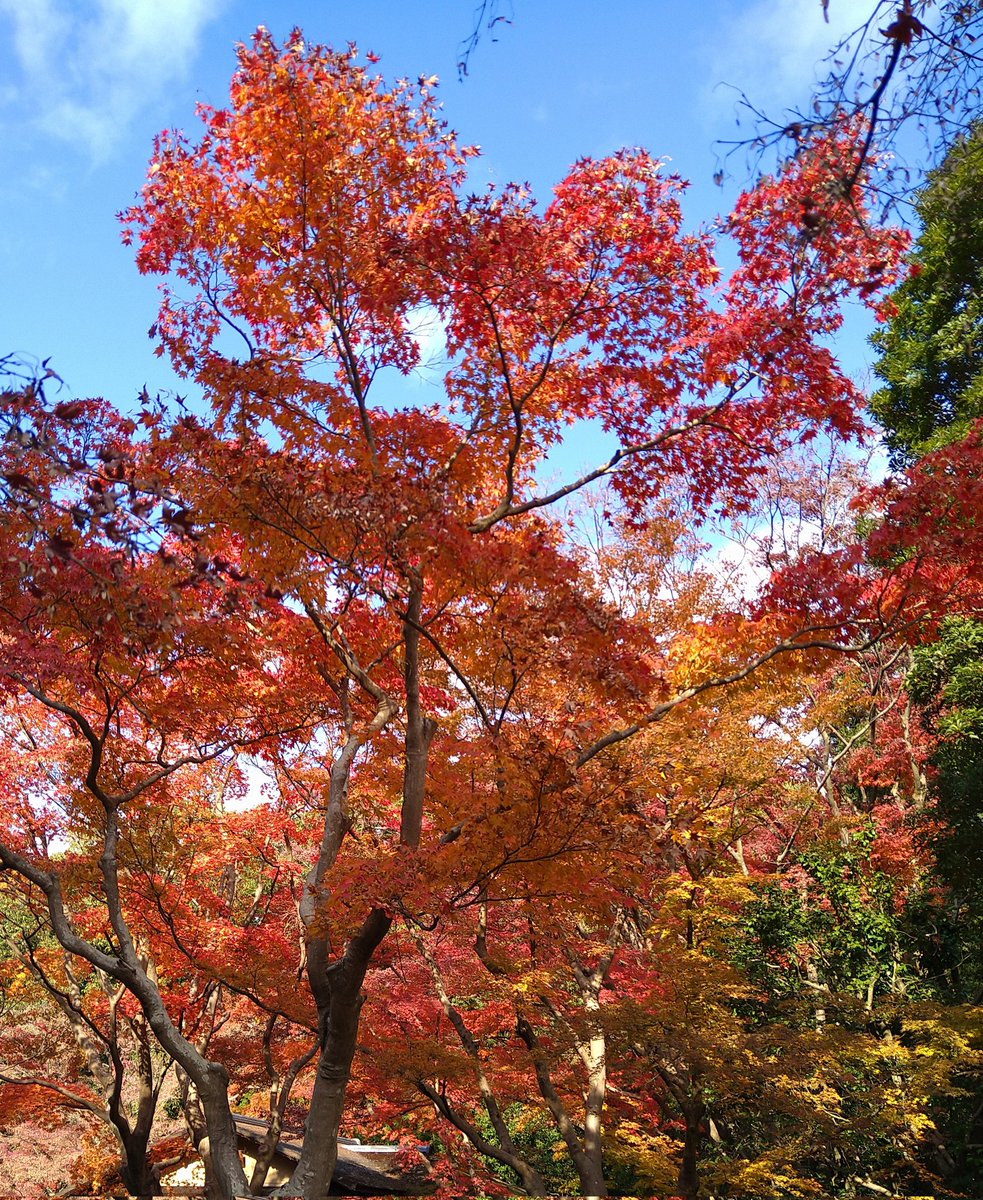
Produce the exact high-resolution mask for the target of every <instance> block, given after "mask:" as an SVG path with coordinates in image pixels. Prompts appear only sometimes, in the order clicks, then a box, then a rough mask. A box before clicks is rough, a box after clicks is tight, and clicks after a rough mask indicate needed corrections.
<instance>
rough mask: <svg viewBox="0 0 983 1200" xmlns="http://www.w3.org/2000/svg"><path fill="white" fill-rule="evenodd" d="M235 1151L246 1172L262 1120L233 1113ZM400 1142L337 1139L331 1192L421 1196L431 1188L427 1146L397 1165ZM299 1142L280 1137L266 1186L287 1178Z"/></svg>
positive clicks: (262, 1131) (263, 1129)
mask: <svg viewBox="0 0 983 1200" xmlns="http://www.w3.org/2000/svg"><path fill="white" fill-rule="evenodd" d="M233 1116H234V1120H235V1125H236V1135H237V1136H238V1139H239V1152H240V1154H241V1155H242V1157H243V1161H244V1163H245V1167H246V1175H247V1176H248V1175H249V1173H250V1172H251V1171H252V1168H253V1165H254V1163H255V1161H256V1157H255V1156H256V1151H257V1148H258V1147H259V1144H260V1142H261V1141H262V1140H263V1138H264V1137H265V1136H266V1132H267V1130H268V1128H269V1126H268V1124H267V1122H266V1121H261V1120H258V1119H257V1118H255V1117H242V1116H239V1115H238V1114H233ZM401 1149H405V1148H403V1147H400V1146H366V1145H363V1144H362V1143H361V1142H360V1141H358V1139H352V1138H339V1139H338V1162H337V1165H336V1166H335V1172H334V1177H333V1179H332V1181H331V1189H330V1193H329V1194H330V1195H332V1196H422V1195H426V1194H427V1193H428V1192H431V1191H433V1184H432V1183H431V1182H430V1168H429V1166H428V1165H427V1160H426V1158H425V1157H424V1155H425V1153H426V1151H427V1150H428V1149H429V1147H424V1146H421V1147H418V1152H417V1154H416V1162H414V1163H413V1164H412V1166H410V1167H409V1168H407V1167H406V1166H405V1165H403V1164H405V1154H404V1155H402V1156H401V1157H402V1158H403V1164H401V1165H399V1166H397V1161H396V1156H397V1154H399V1152H400V1150H401ZM300 1151H301V1146H300V1143H299V1142H294V1141H291V1140H289V1138H282V1139H281V1140H280V1141H279V1142H277V1147H276V1153H275V1154H274V1156H273V1161H272V1162H271V1163H270V1171H269V1174H268V1175H267V1177H266V1186H267V1187H269V1188H274V1187H277V1186H278V1185H279V1184H281V1183H286V1182H287V1180H288V1179H289V1178H290V1173H291V1172H292V1171H293V1168H294V1165H295V1164H296V1163H297V1162H298V1160H299V1159H300Z"/></svg>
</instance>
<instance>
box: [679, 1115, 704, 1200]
mask: <svg viewBox="0 0 983 1200" xmlns="http://www.w3.org/2000/svg"><path fill="white" fill-rule="evenodd" d="M682 1110H683V1119H684V1120H685V1122H686V1132H685V1134H684V1135H683V1160H682V1163H681V1164H680V1167H679V1194H680V1196H685V1197H686V1200H696V1197H697V1196H698V1195H699V1192H700V1169H699V1168H700V1151H701V1150H702V1148H703V1120H704V1117H705V1115H706V1106H705V1105H704V1104H703V1102H702V1100H697V1101H693V1102H691V1103H689V1104H684V1105H682Z"/></svg>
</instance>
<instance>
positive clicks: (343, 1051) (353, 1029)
mask: <svg viewBox="0 0 983 1200" xmlns="http://www.w3.org/2000/svg"><path fill="white" fill-rule="evenodd" d="M391 925H392V917H391V916H389V914H388V913H385V912H383V910H382V909H378V908H377V909H373V910H372V912H371V913H369V915H368V917H366V919H365V920H364V921H363V922H362V927H361V929H360V930H359V931H358V933H357V934H356V935H355V937H353V938H352V940H351V942H350V943H349V945H348V949H347V950H346V951H345V953H344V955H343V956H342V958H341V959H340V960H339V961H338V962H336V963H331V964H329V965H324V959H325V957H326V953H327V944H326V942H325V941H324V939H316V940H315V941H313V942H312V943H311V945H310V948H309V957H308V970H309V971H310V972H312V974H313V973H317V974H319V975H320V976H321V978H322V980H323V981H324V984H325V985H326V988H327V993H328V1005H327V1008H326V1011H324V1012H322V1014H321V1023H320V1024H321V1052H320V1055H319V1057H318V1064H317V1073H316V1075H315V1076H314V1090H313V1092H312V1095H311V1106H310V1109H309V1110H308V1113H307V1121H306V1123H305V1126H304V1148H303V1150H302V1151H301V1156H300V1160H299V1161H298V1163H297V1166H296V1167H295V1168H294V1171H293V1175H292V1176H291V1179H290V1182H289V1183H288V1184H285V1185H284V1186H283V1187H282V1188H278V1189H277V1191H276V1193H275V1194H276V1195H277V1196H302V1197H304V1198H305V1200H322V1198H323V1197H324V1196H326V1195H327V1192H328V1188H329V1187H330V1186H331V1178H332V1176H333V1175H334V1168H335V1163H336V1162H337V1158H338V1130H339V1128H340V1127H341V1118H342V1115H343V1113H344V1109H345V1091H346V1089H347V1087H348V1080H349V1079H350V1078H351V1071H352V1060H353V1058H354V1057H355V1049H356V1046H357V1043H358V1023H359V1015H360V1013H361V1010H362V1003H363V1001H364V996H363V995H362V984H363V983H364V981H365V973H366V971H367V970H368V969H369V964H370V962H371V961H372V955H373V954H374V953H375V951H376V949H377V947H378V946H379V944H380V943H381V942H382V940H383V938H384V937H385V936H386V934H387V933H388V932H389V928H390V926H391Z"/></svg>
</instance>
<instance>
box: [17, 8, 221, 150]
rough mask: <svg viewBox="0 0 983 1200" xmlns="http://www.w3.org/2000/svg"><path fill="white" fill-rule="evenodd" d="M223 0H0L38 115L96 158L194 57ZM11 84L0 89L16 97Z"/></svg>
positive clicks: (24, 94)
mask: <svg viewBox="0 0 983 1200" xmlns="http://www.w3.org/2000/svg"><path fill="white" fill-rule="evenodd" d="M224 3H225V0H88V2H80V0H0V30H2V28H3V26H7V29H8V31H9V33H8V44H9V45H10V46H11V48H12V51H13V54H14V56H15V58H16V64H17V66H18V67H19V69H20V72H21V79H20V80H19V81H18V87H17V95H18V103H19V105H20V106H21V108H22V110H23V109H26V110H27V116H28V119H29V121H30V122H31V124H33V125H35V126H36V127H38V128H40V129H41V130H43V131H44V132H45V133H47V134H49V135H51V136H53V137H58V138H61V139H64V140H65V141H68V142H72V143H75V144H81V145H82V146H83V147H85V148H86V149H87V150H88V151H89V153H90V154H91V155H92V156H93V157H94V158H95V159H97V160H101V159H105V158H106V157H108V155H109V154H110V153H111V151H112V149H113V146H114V145H115V144H116V142H117V141H118V139H119V137H120V135H121V134H122V133H123V132H124V131H125V129H126V127H127V125H128V124H129V122H130V121H131V120H132V119H133V117H134V116H135V115H136V114H137V112H139V110H140V109H142V108H143V107H144V106H145V105H147V104H148V103H150V102H152V101H153V100H154V99H156V98H157V97H158V96H159V95H160V93H161V92H162V90H163V89H164V87H165V86H166V85H167V84H168V83H170V82H171V81H173V80H174V79H175V78H177V77H180V76H181V75H183V74H184V73H185V71H186V70H187V69H188V67H189V66H190V65H191V62H192V59H193V58H194V55H195V51H196V49H197V46H198V41H199V38H200V35H201V32H202V30H203V29H204V27H205V25H206V24H207V23H208V22H209V21H210V20H211V19H212V18H213V17H214V16H216V15H217V13H218V11H219V9H220V8H221V7H222V6H223V5H224ZM12 92H13V89H11V90H10V91H6V92H5V94H4V95H3V96H2V97H0V99H2V100H3V101H4V102H5V107H8V108H9V107H10V104H11V99H12Z"/></svg>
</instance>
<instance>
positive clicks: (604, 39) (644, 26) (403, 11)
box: [0, 0, 869, 407]
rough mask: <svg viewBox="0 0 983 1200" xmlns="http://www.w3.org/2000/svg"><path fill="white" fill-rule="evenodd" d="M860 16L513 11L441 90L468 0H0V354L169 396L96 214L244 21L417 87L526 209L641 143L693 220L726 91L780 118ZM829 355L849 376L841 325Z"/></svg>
mask: <svg viewBox="0 0 983 1200" xmlns="http://www.w3.org/2000/svg"><path fill="white" fill-rule="evenodd" d="M867 10H869V0H866V2H860V0H831V3H830V19H831V22H832V23H831V24H830V25H826V24H824V22H823V18H822V7H821V3H820V0H702V2H701V3H691V2H690V0H611V2H610V3H609V4H608V5H605V6H602V5H601V4H599V3H597V2H596V0H562V2H561V0H513V5H512V9H511V16H512V23H511V25H507V26H506V25H502V26H500V27H499V28H498V31H497V33H496V39H497V40H495V41H492V40H491V39H490V37H489V36H487V35H486V36H485V37H484V38H483V39H482V42H481V44H480V46H479V47H478V49H477V51H476V53H475V54H474V56H473V58H472V61H471V69H470V74H469V76H468V78H467V79H466V80H465V81H464V82H459V81H458V79H457V72H456V63H457V60H458V57H459V50H460V45H461V43H462V41H463V39H465V37H466V36H467V34H468V33H469V31H470V29H471V27H472V21H473V12H474V5H473V3H472V0H361V2H356V3H352V2H348V0H320V2H317V0H304V2H298V3H293V4H286V3H283V2H282V0H276V2H274V0H0V261H2V265H3V280H4V287H3V291H2V294H0V331H2V332H0V354H2V353H7V352H11V351H15V352H21V353H25V354H32V355H36V356H37V357H38V358H42V357H47V356H51V359H52V366H53V367H54V369H56V370H57V371H58V372H59V373H60V374H61V375H62V377H63V378H64V379H65V381H66V387H67V390H68V394H71V395H79V396H86V395H103V396H105V397H106V398H107V399H110V400H112V401H114V402H115V403H116V404H119V405H121V406H124V407H125V406H127V405H128V404H129V403H130V402H131V401H132V399H133V397H135V395H136V394H137V393H138V392H139V391H140V389H141V388H142V386H143V385H144V384H145V383H146V384H147V385H148V386H149V388H150V390H151V391H152V392H153V391H156V390H158V389H167V388H173V387H179V388H180V390H181V391H182V392H186V391H187V388H186V387H185V386H183V385H179V384H177V382H176V381H175V380H174V378H173V377H172V376H171V375H170V374H169V372H168V370H167V368H166V367H165V365H164V364H163V363H162V362H160V361H159V360H157V359H156V358H154V356H153V353H152V347H151V343H150V341H149V339H148V336H147V330H148V328H149V327H150V325H151V323H152V322H153V320H154V316H155V308H156V284H155V282H154V281H153V280H149V279H142V278H141V277H140V276H139V275H138V274H137V272H136V268H135V266H134V265H133V258H132V251H131V250H128V249H127V248H126V247H124V246H122V245H121V243H120V239H119V227H118V224H117V222H116V219H115V214H116V212H117V211H118V210H120V209H121V208H123V207H125V206H126V205H128V204H129V203H131V202H132V199H133V197H134V195H135V193H136V192H137V191H138V190H139V188H140V186H141V183H142V180H143V175H144V171H145V169H146V163H147V159H148V157H149V154H150V149H151V141H152V138H153V135H154V134H155V133H156V132H158V131H159V130H160V129H163V128H165V127H167V128H184V129H187V130H188V131H189V132H190V131H193V130H194V129H195V128H196V120H195V117H194V106H195V104H196V102H198V101H204V102H206V103H208V104H213V105H216V106H220V105H221V104H222V103H223V102H224V101H225V98H226V96H227V87H228V80H229V77H230V75H231V72H232V69H233V66H234V57H233V47H234V45H235V43H236V42H238V41H243V40H246V39H248V38H249V36H250V34H251V33H252V31H253V30H254V29H255V28H256V26H257V25H259V24H264V25H266V26H267V27H268V28H269V29H270V30H272V32H273V33H274V35H275V36H276V37H277V38H278V39H282V38H283V36H284V35H285V34H286V33H287V32H288V30H289V29H290V27H291V26H293V25H299V26H301V27H302V28H303V30H304V32H305V35H306V37H307V39H308V41H317V42H326V43H331V44H335V45H343V44H345V43H347V42H349V41H354V42H356V43H357V44H358V46H359V48H360V49H362V50H372V51H374V52H375V53H377V54H379V55H381V56H382V62H381V64H380V67H379V69H380V70H382V71H383V72H384V73H386V74H389V75H395V76H399V75H408V76H410V77H413V78H415V77H416V76H417V75H420V74H425V75H438V76H439V77H440V78H441V80H442V81H443V87H442V96H443V102H444V110H445V114H446V116H447V119H448V121H449V123H450V124H451V125H452V127H454V128H455V129H456V130H457V131H458V132H459V134H460V135H461V138H462V140H463V141H465V142H469V143H478V144H479V145H481V146H482V148H483V150H484V158H483V159H482V160H481V162H480V163H479V165H478V167H477V168H476V181H477V182H479V183H480V182H482V181H484V180H485V179H492V180H495V181H497V182H505V181H507V180H509V179H518V180H522V181H529V182H530V183H531V184H532V185H533V188H534V191H535V192H536V193H537V194H538V195H540V196H547V195H548V193H549V189H550V187H551V186H552V184H553V183H554V182H556V181H557V180H558V179H559V178H561V177H562V175H563V174H564V172H565V170H566V168H567V167H568V166H569V165H570V164H571V163H572V162H573V161H575V160H576V159H577V158H580V157H583V156H586V155H593V156H598V155H603V154H605V153H607V152H609V151H611V150H614V149H616V148H618V147H619V146H623V145H642V146H646V147H647V148H648V149H650V150H651V151H652V152H653V153H654V154H656V155H660V156H666V157H668V158H669V159H671V162H672V169H673V170H674V171H677V172H679V173H680V174H681V175H683V176H684V177H686V178H688V179H690V180H691V181H692V185H693V186H692V189H691V192H690V194H689V201H688V205H687V212H688V219H689V220H690V222H691V223H692V224H693V225H697V224H701V223H705V222H708V221H710V220H712V218H713V216H714V215H715V214H716V213H717V212H720V211H724V210H726V208H727V207H728V205H729V203H730V202H731V201H732V200H733V198H734V196H735V195H736V189H737V187H738V186H739V185H740V184H741V183H742V182H744V169H745V164H744V161H743V159H741V158H734V159H733V160H732V161H731V164H730V171H731V174H732V176H734V178H733V179H732V180H731V181H729V182H728V183H727V184H726V185H725V187H724V189H723V190H721V189H718V188H717V187H716V186H715V185H714V183H713V181H712V176H713V172H714V171H715V169H716V168H717V165H718V163H717V154H718V152H719V151H718V148H717V147H716V146H715V145H714V143H715V141H716V140H717V139H728V138H733V137H735V136H738V135H739V134H740V132H741V130H738V129H737V127H736V125H735V111H736V110H735V101H736V97H737V92H736V91H735V90H734V89H744V90H745V91H747V92H748V93H749V95H751V96H752V98H753V99H754V100H755V101H756V102H757V103H758V104H759V105H762V106H765V107H769V108H771V109H773V110H778V109H781V108H782V107H783V106H785V105H789V104H793V103H796V102H798V103H801V102H802V101H803V100H804V99H805V97H806V96H807V95H808V91H809V87H810V85H811V83H812V82H813V80H814V78H815V64H816V62H817V60H818V59H819V58H820V57H821V56H822V54H823V52H824V51H825V49H826V48H827V47H828V46H829V45H830V44H831V42H832V41H833V40H835V35H836V34H837V33H838V32H843V31H846V30H848V29H851V28H852V27H853V25H855V24H856V23H857V22H858V20H859V19H860V18H861V17H862V16H863V15H865V12H866V11H867ZM502 11H505V12H508V11H509V10H508V9H507V8H504V9H503V10H502ZM745 128H746V127H745ZM844 357H845V359H846V361H847V362H848V363H849V364H850V366H851V369H853V370H854V371H855V372H857V373H860V374H861V375H862V373H863V370H864V366H863V363H864V359H865V350H864V343H863V330H862V329H861V327H860V326H856V327H855V328H854V329H853V331H852V333H851V334H850V335H849V336H848V338H847V339H846V341H845V345H844Z"/></svg>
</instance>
